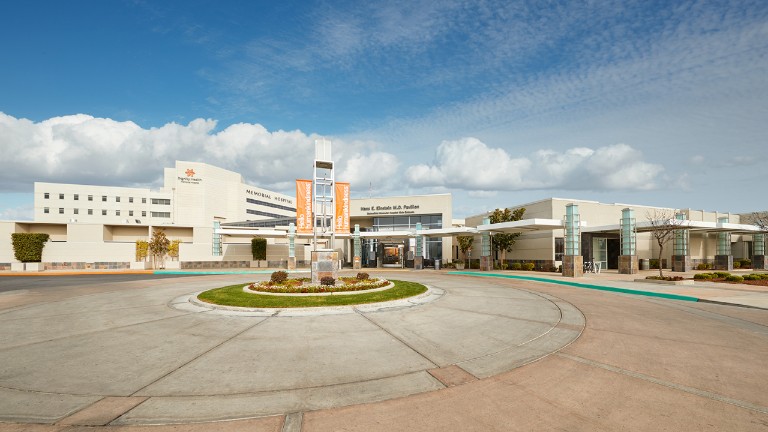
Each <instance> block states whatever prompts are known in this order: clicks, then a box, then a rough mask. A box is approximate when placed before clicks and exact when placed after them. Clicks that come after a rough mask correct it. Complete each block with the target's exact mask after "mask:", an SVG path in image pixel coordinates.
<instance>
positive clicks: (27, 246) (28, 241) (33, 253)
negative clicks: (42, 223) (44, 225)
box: [11, 233, 50, 263]
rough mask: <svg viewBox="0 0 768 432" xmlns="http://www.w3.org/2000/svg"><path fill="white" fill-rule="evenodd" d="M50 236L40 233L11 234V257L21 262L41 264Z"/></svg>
mask: <svg viewBox="0 0 768 432" xmlns="http://www.w3.org/2000/svg"><path fill="white" fill-rule="evenodd" d="M49 238H50V236H49V235H48V234H42V233H12V234H11V242H12V243H13V255H14V256H15V257H16V259H17V260H19V261H21V262H25V263H28V262H41V261H42V260H43V248H44V247H45V242H47V241H48V239H49Z"/></svg>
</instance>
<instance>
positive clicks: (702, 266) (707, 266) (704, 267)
mask: <svg viewBox="0 0 768 432" xmlns="http://www.w3.org/2000/svg"><path fill="white" fill-rule="evenodd" d="M710 268H712V265H710V264H708V263H700V264H699V265H697V266H696V270H709V269H710Z"/></svg>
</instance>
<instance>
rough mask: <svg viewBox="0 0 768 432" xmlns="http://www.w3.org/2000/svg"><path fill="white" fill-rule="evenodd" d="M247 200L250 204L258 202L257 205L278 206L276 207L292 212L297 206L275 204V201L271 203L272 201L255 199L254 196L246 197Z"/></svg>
mask: <svg viewBox="0 0 768 432" xmlns="http://www.w3.org/2000/svg"><path fill="white" fill-rule="evenodd" d="M245 202H247V203H248V204H257V205H261V206H264V207H272V208H276V209H280V210H287V211H292V212H295V211H296V208H295V207H288V206H284V205H280V204H275V203H271V202H266V201H259V200H255V199H253V198H246V199H245Z"/></svg>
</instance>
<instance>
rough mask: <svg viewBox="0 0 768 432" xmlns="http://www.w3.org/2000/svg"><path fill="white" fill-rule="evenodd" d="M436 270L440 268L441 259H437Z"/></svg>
mask: <svg viewBox="0 0 768 432" xmlns="http://www.w3.org/2000/svg"><path fill="white" fill-rule="evenodd" d="M435 270H440V260H439V259H436V260H435Z"/></svg>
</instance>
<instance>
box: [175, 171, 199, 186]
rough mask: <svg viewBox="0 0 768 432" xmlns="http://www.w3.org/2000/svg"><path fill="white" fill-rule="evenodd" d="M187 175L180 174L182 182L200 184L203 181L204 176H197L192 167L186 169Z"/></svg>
mask: <svg viewBox="0 0 768 432" xmlns="http://www.w3.org/2000/svg"><path fill="white" fill-rule="evenodd" d="M184 174H186V175H185V176H179V177H178V179H179V181H180V182H181V183H184V184H200V182H202V181H203V179H202V178H200V177H196V176H195V170H193V169H192V168H187V170H186V171H184Z"/></svg>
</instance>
